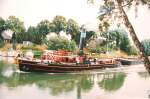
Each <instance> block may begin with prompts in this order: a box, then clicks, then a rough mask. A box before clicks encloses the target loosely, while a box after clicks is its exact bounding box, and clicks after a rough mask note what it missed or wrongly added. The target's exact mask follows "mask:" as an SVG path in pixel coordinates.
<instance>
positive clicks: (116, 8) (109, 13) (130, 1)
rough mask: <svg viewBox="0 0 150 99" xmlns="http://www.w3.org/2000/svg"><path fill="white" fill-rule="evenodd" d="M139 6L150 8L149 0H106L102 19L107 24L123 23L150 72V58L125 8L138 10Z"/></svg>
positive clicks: (102, 10)
mask: <svg viewBox="0 0 150 99" xmlns="http://www.w3.org/2000/svg"><path fill="white" fill-rule="evenodd" d="M88 1H93V0H88ZM139 4H147V5H148V6H149V7H150V5H149V4H150V1H149V0H104V5H103V6H101V8H100V9H101V11H100V12H101V17H100V19H101V20H104V21H105V22H112V20H113V21H114V20H117V19H118V22H117V23H118V25H121V24H122V23H123V24H124V25H125V26H126V28H127V30H128V31H129V33H130V35H131V37H132V40H133V42H134V44H135V45H136V47H137V48H138V49H139V51H140V55H141V57H142V58H143V59H144V64H145V67H146V69H147V70H148V71H149V72H150V61H149V59H148V57H147V56H146V55H145V54H144V49H143V47H142V45H141V43H140V41H139V39H138V37H137V35H136V33H135V30H134V28H133V26H132V24H131V22H130V21H129V19H128V16H127V14H126V12H125V10H124V8H125V7H126V8H130V7H131V6H135V8H136V9H137V7H138V5H139ZM113 16H115V17H113ZM113 18H114V19H113Z"/></svg>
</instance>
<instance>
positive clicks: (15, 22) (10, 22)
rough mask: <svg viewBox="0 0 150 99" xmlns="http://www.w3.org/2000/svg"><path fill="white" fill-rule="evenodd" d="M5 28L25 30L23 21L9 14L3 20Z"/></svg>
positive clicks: (18, 30)
mask: <svg viewBox="0 0 150 99" xmlns="http://www.w3.org/2000/svg"><path fill="white" fill-rule="evenodd" d="M5 26H6V29H10V30H12V31H13V32H15V33H22V32H25V27H24V23H23V22H22V21H20V20H19V18H16V17H15V16H9V17H8V19H7V20H6V21H5Z"/></svg>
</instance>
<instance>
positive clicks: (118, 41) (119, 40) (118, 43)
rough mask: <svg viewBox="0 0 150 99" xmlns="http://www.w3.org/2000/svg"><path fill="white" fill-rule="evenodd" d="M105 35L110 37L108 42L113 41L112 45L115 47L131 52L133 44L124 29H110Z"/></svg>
mask: <svg viewBox="0 0 150 99" xmlns="http://www.w3.org/2000/svg"><path fill="white" fill-rule="evenodd" d="M108 34H109V35H108ZM108 36H109V37H108ZM104 37H105V38H107V39H108V41H109V42H108V43H111V44H112V45H111V46H113V47H114V48H115V49H120V50H122V51H124V52H126V53H128V54H129V53H130V48H131V44H130V41H129V38H128V34H127V32H125V31H124V30H119V29H118V30H113V31H109V32H108V33H104Z"/></svg>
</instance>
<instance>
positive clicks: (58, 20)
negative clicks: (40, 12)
mask: <svg viewBox="0 0 150 99" xmlns="http://www.w3.org/2000/svg"><path fill="white" fill-rule="evenodd" d="M52 23H53V24H54V31H55V32H56V33H59V32H60V31H66V29H67V21H66V18H65V17H63V16H56V17H55V18H54V19H53V21H52Z"/></svg>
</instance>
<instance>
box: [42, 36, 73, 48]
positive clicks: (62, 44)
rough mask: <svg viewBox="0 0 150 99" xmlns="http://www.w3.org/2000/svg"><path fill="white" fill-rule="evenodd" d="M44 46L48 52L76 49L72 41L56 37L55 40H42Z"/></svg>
mask: <svg viewBox="0 0 150 99" xmlns="http://www.w3.org/2000/svg"><path fill="white" fill-rule="evenodd" d="M44 44H46V45H47V47H48V49H50V50H59V49H63V50H68V51H73V50H75V49H76V43H75V42H74V41H69V40H67V39H65V38H63V37H60V36H58V35H57V36H56V37H55V38H51V39H50V40H46V39H45V40H44Z"/></svg>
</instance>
